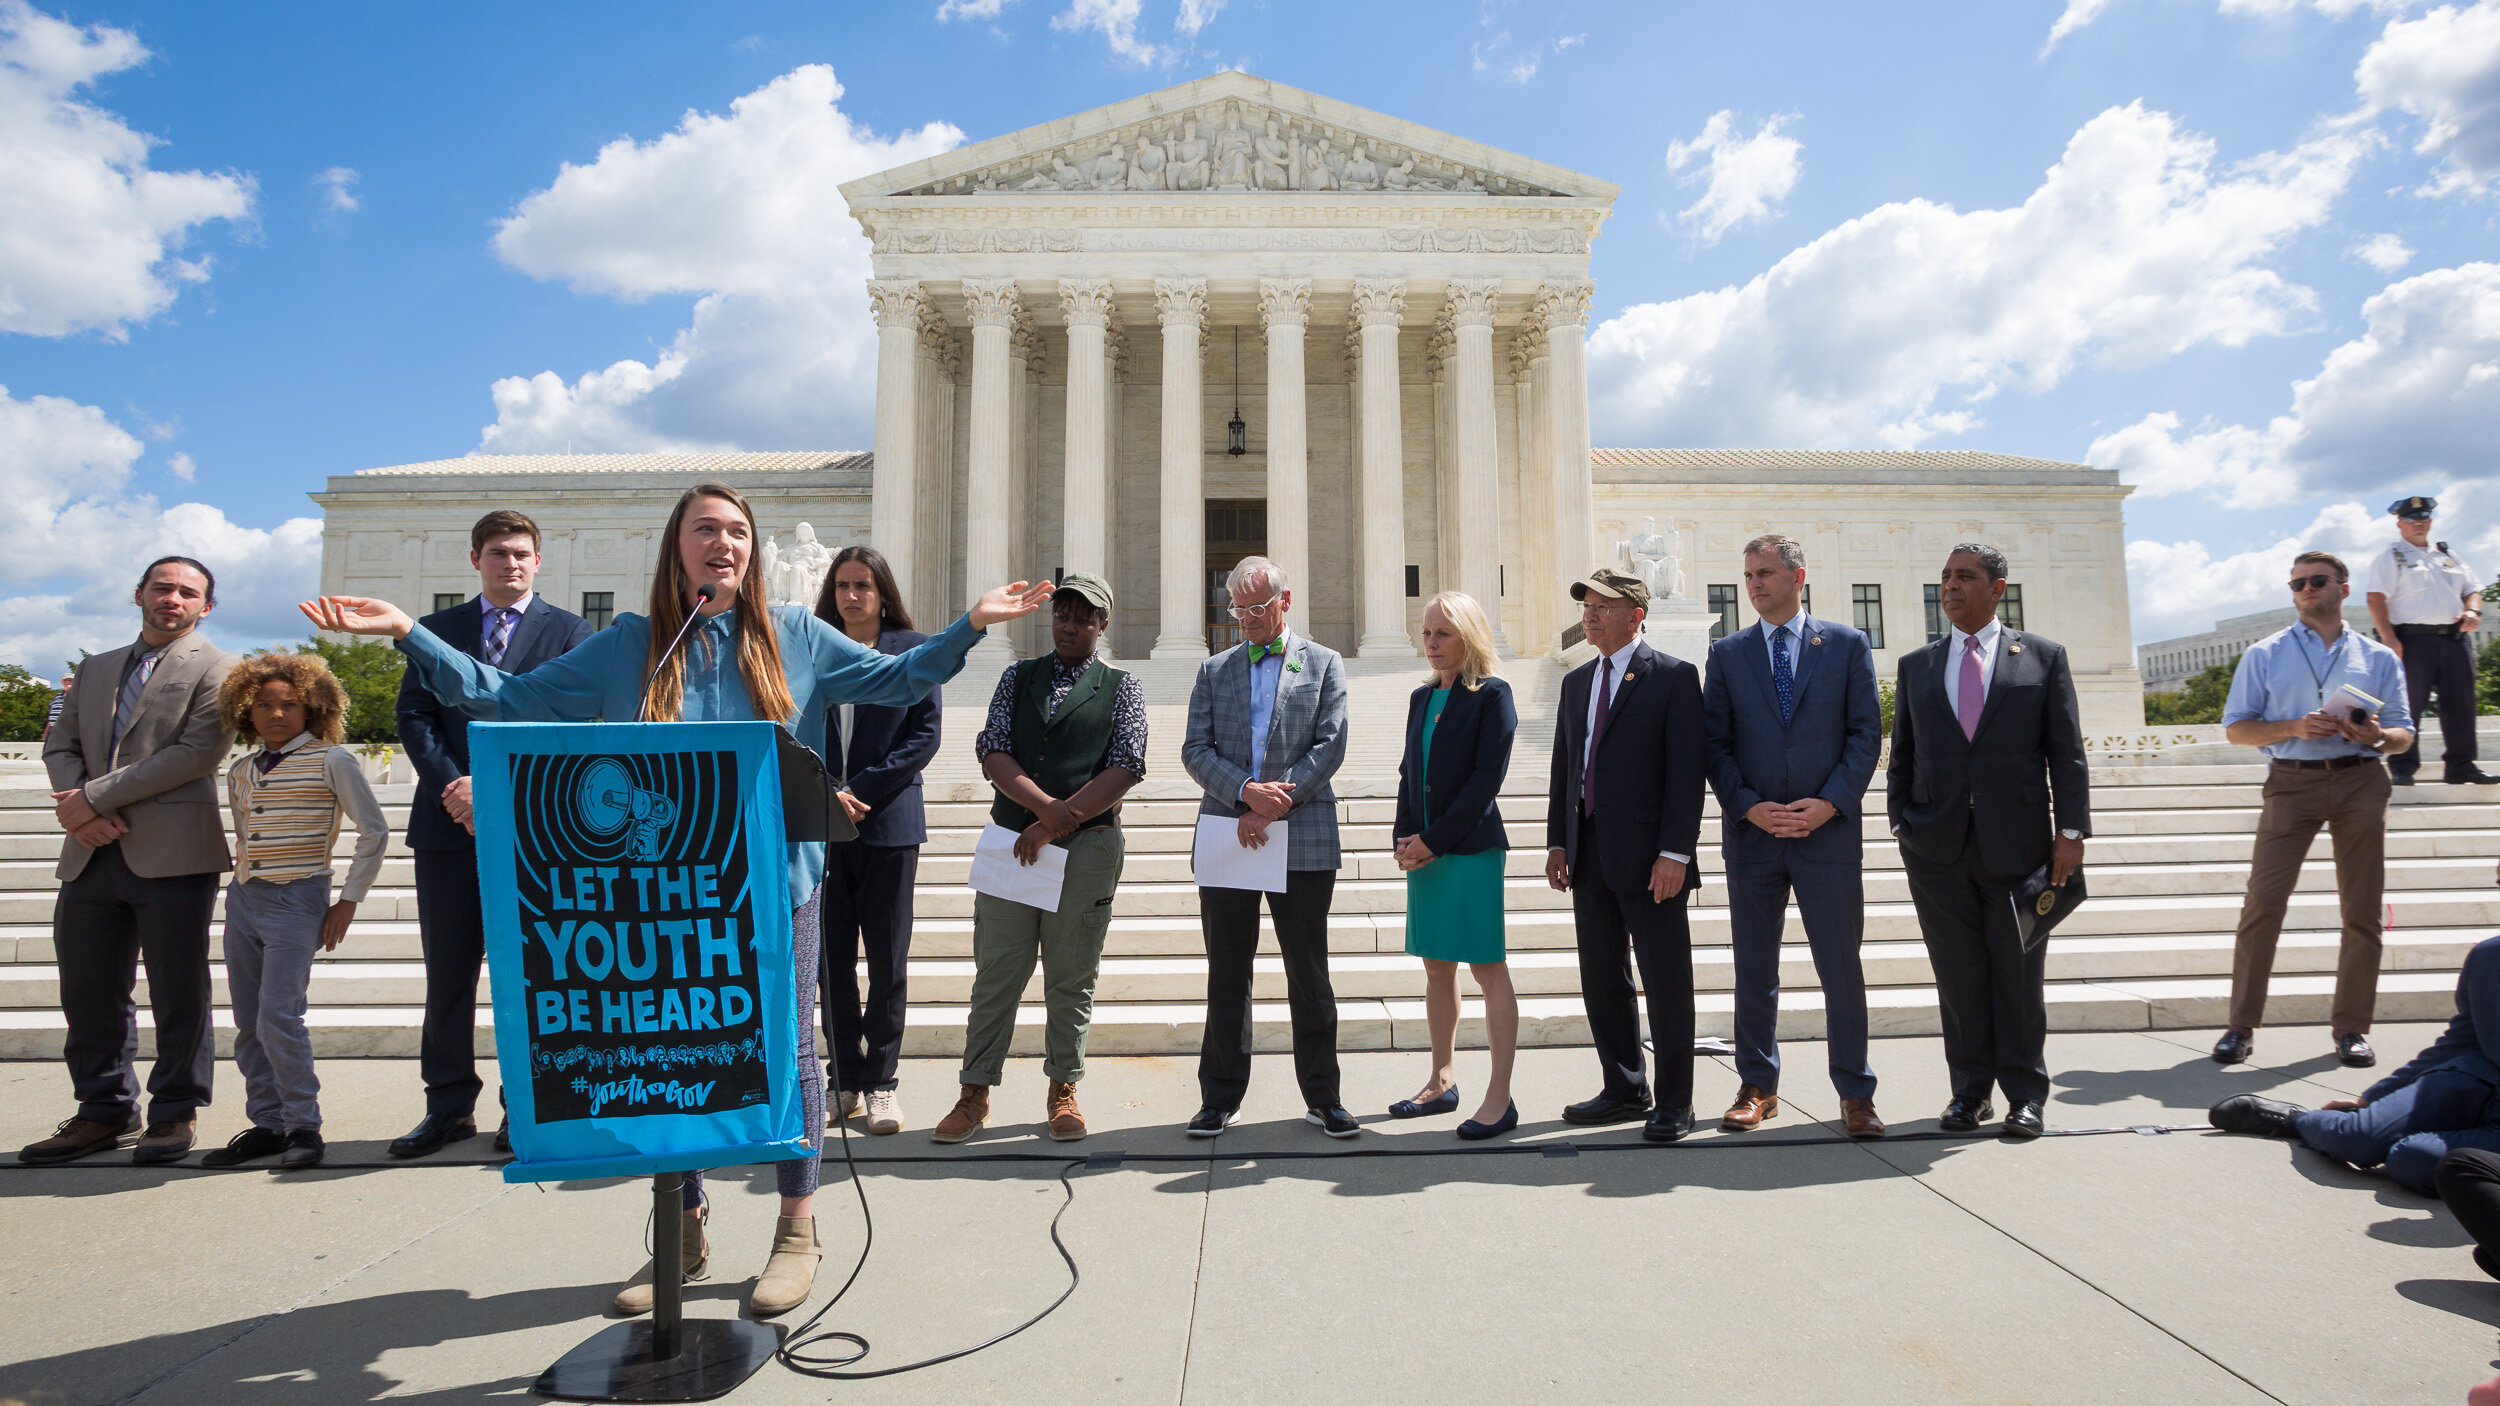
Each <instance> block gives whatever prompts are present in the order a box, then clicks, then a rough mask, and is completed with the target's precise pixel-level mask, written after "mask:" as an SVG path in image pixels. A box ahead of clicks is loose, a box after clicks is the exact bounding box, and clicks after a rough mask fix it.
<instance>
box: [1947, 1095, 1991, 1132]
mask: <svg viewBox="0 0 2500 1406" xmlns="http://www.w3.org/2000/svg"><path fill="white" fill-rule="evenodd" d="M1996 1116H1997V1110H1996V1106H1995V1105H1994V1104H1992V1103H1990V1102H1988V1101H1987V1100H1986V1099H1984V1098H1957V1099H1955V1100H1953V1101H1952V1102H1951V1103H1948V1104H1946V1105H1945V1106H1944V1112H1943V1113H1942V1114H1941V1115H1939V1116H1938V1117H1937V1119H1936V1126H1937V1127H1938V1128H1940V1129H1942V1130H1943V1131H1945V1132H1948V1133H1975V1132H1978V1131H1979V1125H1980V1124H1982V1123H1985V1122H1988V1121H1990V1120H1991V1119H1993V1118H1995V1117H1996Z"/></svg>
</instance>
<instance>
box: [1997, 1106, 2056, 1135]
mask: <svg viewBox="0 0 2500 1406" xmlns="http://www.w3.org/2000/svg"><path fill="white" fill-rule="evenodd" d="M2047 1131H2048V1124H2046V1123H2043V1122H2041V1121H2040V1105H2039V1104H2037V1103H2035V1102H2033V1101H2032V1100H2030V1099H2024V1100H2023V1101H2022V1102H2020V1103H2018V1104H2015V1105H2014V1106H2013V1107H2011V1108H2008V1109H2006V1110H2005V1135H2006V1136H2007V1137H2010V1138H2021V1139H2022V1140H2023V1141H2025V1142H2029V1141H2030V1140H2031V1139H2033V1138H2036V1137H2038V1136H2039V1135H2040V1134H2042V1133H2044V1132H2047Z"/></svg>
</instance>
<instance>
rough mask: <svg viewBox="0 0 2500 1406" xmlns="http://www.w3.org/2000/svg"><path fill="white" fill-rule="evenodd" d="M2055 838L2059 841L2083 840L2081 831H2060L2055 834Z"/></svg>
mask: <svg viewBox="0 0 2500 1406" xmlns="http://www.w3.org/2000/svg"><path fill="white" fill-rule="evenodd" d="M2057 837H2058V838H2059V839H2061V840H2080V839H2082V838H2083V832H2082V831H2081V830H2060V831H2058V832H2057Z"/></svg>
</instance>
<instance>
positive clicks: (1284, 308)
mask: <svg viewBox="0 0 2500 1406" xmlns="http://www.w3.org/2000/svg"><path fill="white" fill-rule="evenodd" d="M1310 321H1311V280H1309V279H1307V278H1262V279H1260V280H1259V322H1260V325H1261V326H1263V327H1265V328H1266V329H1267V555H1268V559H1269V560H1271V561H1273V562H1275V563H1276V564H1277V565H1278V566H1281V567H1283V568H1284V569H1285V581H1286V583H1287V585H1288V588H1289V589H1291V590H1292V592H1293V613H1292V615H1291V616H1290V617H1289V620H1288V623H1290V624H1291V625H1292V627H1293V628H1294V629H1295V630H1297V631H1299V632H1301V634H1302V635H1303V636H1304V637H1305V638H1307V637H1309V635H1310V633H1311V604H1312V599H1313V597H1312V590H1313V586H1314V583H1313V582H1312V580H1311V440H1310V435H1311V421H1310V408H1309V404H1308V396H1307V394H1306V392H1305V388H1304V382H1305V377H1304V375H1303V370H1302V333H1303V329H1304V328H1305V327H1307V326H1308V325H1309V324H1310Z"/></svg>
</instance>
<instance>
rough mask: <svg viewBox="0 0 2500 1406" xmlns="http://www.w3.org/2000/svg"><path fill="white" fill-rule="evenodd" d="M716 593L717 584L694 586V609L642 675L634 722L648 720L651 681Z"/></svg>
mask: <svg viewBox="0 0 2500 1406" xmlns="http://www.w3.org/2000/svg"><path fill="white" fill-rule="evenodd" d="M718 594H720V587H718V586H714V585H710V584H705V585H702V586H697V587H696V588H695V592H694V603H695V609H693V610H689V611H687V612H686V623H685V624H683V625H680V626H678V627H677V638H675V639H673V640H670V641H669V642H668V648H666V649H663V650H661V651H660V657H659V658H657V659H654V660H652V661H651V672H650V673H648V674H645V675H643V676H642V706H641V707H639V708H636V709H635V710H634V721H635V722H647V721H649V720H650V717H651V681H652V680H653V679H656V678H658V677H659V676H660V671H661V670H662V669H665V668H667V667H668V661H669V659H670V657H671V656H673V655H675V654H676V653H677V650H678V647H679V646H680V645H683V644H684V643H685V642H686V636H687V635H688V634H690V633H692V632H693V630H694V622H695V621H697V620H700V619H702V618H703V609H702V608H703V607H704V606H707V605H710V604H711V603H712V597H714V596H716V595H718Z"/></svg>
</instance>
